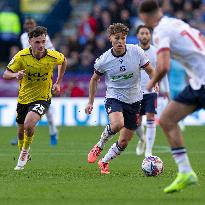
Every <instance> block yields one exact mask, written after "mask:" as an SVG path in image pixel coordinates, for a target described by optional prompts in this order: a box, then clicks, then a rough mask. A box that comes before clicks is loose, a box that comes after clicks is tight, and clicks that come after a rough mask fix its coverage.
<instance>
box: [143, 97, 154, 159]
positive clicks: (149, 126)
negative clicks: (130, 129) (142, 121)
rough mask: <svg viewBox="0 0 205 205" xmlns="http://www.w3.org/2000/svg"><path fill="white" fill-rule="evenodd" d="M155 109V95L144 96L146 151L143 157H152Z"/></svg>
mask: <svg viewBox="0 0 205 205" xmlns="http://www.w3.org/2000/svg"><path fill="white" fill-rule="evenodd" d="M156 107H157V94H156V93H149V94H146V95H144V110H145V113H146V149H145V156H150V155H152V148H153V145H154V141H155V135H156V123H155V114H156Z"/></svg>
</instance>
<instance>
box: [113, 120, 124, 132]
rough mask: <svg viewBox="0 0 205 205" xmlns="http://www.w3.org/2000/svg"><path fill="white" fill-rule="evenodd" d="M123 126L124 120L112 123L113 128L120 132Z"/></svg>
mask: <svg viewBox="0 0 205 205" xmlns="http://www.w3.org/2000/svg"><path fill="white" fill-rule="evenodd" d="M123 127H124V122H123V121H116V122H113V123H112V124H111V129H112V130H113V131H114V132H119V131H120V130H121V129H122V128H123Z"/></svg>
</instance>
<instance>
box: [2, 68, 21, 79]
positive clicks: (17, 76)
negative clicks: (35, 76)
mask: <svg viewBox="0 0 205 205" xmlns="http://www.w3.org/2000/svg"><path fill="white" fill-rule="evenodd" d="M24 75H25V70H21V71H18V72H16V73H14V72H12V71H10V70H8V69H7V70H5V71H4V74H3V78H4V79H5V80H13V79H17V80H21V79H22V78H23V77H24Z"/></svg>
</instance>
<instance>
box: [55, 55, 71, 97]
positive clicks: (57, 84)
mask: <svg viewBox="0 0 205 205" xmlns="http://www.w3.org/2000/svg"><path fill="white" fill-rule="evenodd" d="M67 64H68V62H67V59H66V58H64V62H63V64H62V65H58V77H57V80H56V82H55V83H54V85H53V92H54V94H56V93H59V92H60V84H61V81H62V79H63V75H64V73H65V70H66V68H67Z"/></svg>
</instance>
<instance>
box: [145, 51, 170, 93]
mask: <svg viewBox="0 0 205 205" xmlns="http://www.w3.org/2000/svg"><path fill="white" fill-rule="evenodd" d="M169 67H170V51H169V50H164V51H161V52H160V53H158V55H157V68H156V70H155V73H154V76H153V78H152V79H151V80H150V81H149V83H148V85H147V89H148V90H150V89H151V88H152V87H154V85H155V84H156V83H157V82H159V81H160V80H161V79H162V78H163V77H164V76H165V74H166V73H167V72H168V71H169Z"/></svg>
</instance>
